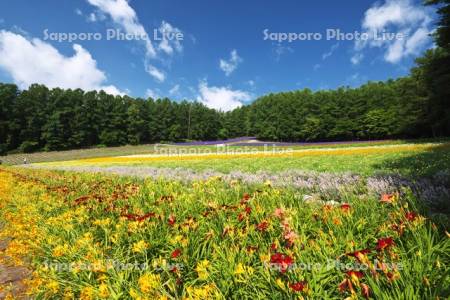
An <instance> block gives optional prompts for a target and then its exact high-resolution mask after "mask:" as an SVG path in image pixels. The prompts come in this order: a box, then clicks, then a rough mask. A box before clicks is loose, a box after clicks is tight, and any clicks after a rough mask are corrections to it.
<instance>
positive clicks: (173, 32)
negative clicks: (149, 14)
mask: <svg viewBox="0 0 450 300" xmlns="http://www.w3.org/2000/svg"><path fill="white" fill-rule="evenodd" d="M158 31H159V32H160V33H161V35H162V37H163V39H162V41H161V43H159V46H158V49H159V50H161V51H163V52H165V53H166V54H168V55H172V54H173V53H174V50H175V51H177V52H182V51H183V46H182V45H181V43H180V41H179V40H178V39H176V38H175V36H177V35H179V34H181V33H182V32H181V30H180V29H178V28H176V27H173V26H172V25H171V24H169V23H168V22H166V21H162V22H161V26H160V27H159V28H158ZM168 36H170V37H174V38H173V39H167V37H168Z"/></svg>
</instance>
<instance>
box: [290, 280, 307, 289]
mask: <svg viewBox="0 0 450 300" xmlns="http://www.w3.org/2000/svg"><path fill="white" fill-rule="evenodd" d="M289 287H290V288H291V289H292V290H294V291H296V292H303V291H305V289H306V282H304V281H299V282H296V283H290V284H289Z"/></svg>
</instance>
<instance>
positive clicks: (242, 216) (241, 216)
mask: <svg viewBox="0 0 450 300" xmlns="http://www.w3.org/2000/svg"><path fill="white" fill-rule="evenodd" d="M244 218H245V215H244V214H243V213H239V215H238V221H239V222H241V221H242V220H244Z"/></svg>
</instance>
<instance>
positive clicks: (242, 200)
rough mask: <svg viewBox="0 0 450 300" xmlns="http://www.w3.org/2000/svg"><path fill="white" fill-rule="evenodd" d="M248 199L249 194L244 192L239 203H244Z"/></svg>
mask: <svg viewBox="0 0 450 300" xmlns="http://www.w3.org/2000/svg"><path fill="white" fill-rule="evenodd" d="M249 200H250V195H249V194H247V193H244V195H243V196H242V199H241V204H244V203H246V202H248V201H249Z"/></svg>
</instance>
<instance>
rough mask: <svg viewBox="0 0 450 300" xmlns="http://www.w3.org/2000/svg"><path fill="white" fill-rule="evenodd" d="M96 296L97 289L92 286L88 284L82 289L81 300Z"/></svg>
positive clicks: (90, 299)
mask: <svg viewBox="0 0 450 300" xmlns="http://www.w3.org/2000/svg"><path fill="white" fill-rule="evenodd" d="M94 296H95V290H94V288H93V287H91V286H87V287H85V288H83V289H82V290H81V294H80V299H81V300H92V299H94Z"/></svg>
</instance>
